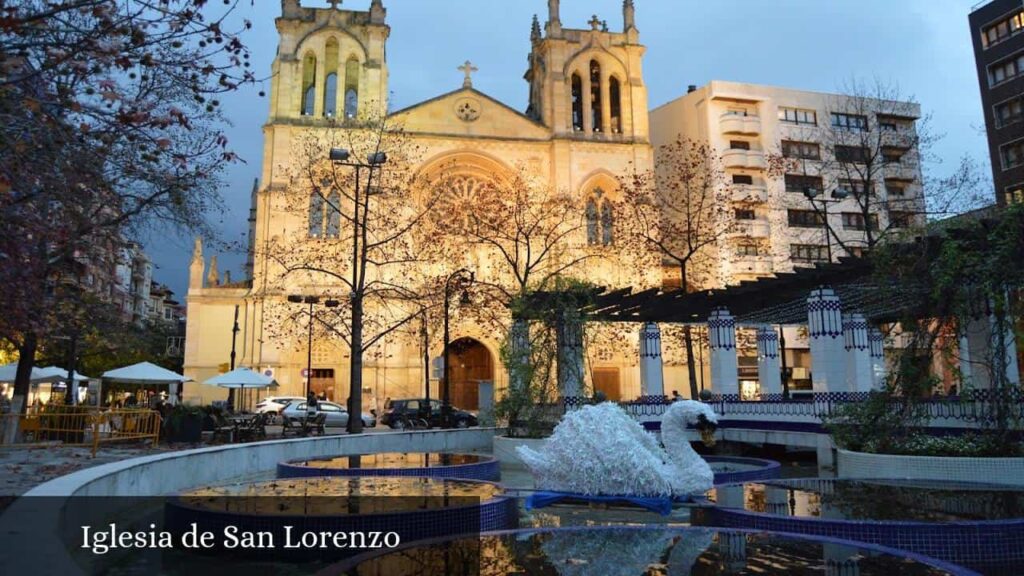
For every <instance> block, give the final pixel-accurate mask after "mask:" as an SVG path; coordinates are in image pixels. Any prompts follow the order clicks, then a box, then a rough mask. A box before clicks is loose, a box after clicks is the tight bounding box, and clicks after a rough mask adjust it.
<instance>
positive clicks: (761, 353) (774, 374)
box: [757, 326, 782, 400]
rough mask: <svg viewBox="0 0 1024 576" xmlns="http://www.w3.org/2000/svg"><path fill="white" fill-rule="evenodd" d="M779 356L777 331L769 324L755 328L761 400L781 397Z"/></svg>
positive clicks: (779, 398)
mask: <svg viewBox="0 0 1024 576" xmlns="http://www.w3.org/2000/svg"><path fill="white" fill-rule="evenodd" d="M780 362H781V360H780V358H779V333H778V332H776V331H775V328H773V327H771V326H761V327H760V328H758V329H757V379H758V380H759V381H760V382H761V399H762V400H781V399H782V366H781V364H780Z"/></svg>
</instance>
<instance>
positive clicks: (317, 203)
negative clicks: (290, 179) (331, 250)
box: [309, 190, 324, 238]
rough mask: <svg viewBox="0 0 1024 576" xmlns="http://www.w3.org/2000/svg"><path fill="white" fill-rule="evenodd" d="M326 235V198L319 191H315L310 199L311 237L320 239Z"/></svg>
mask: <svg viewBox="0 0 1024 576" xmlns="http://www.w3.org/2000/svg"><path fill="white" fill-rule="evenodd" d="M323 234H324V197H323V195H321V194H320V191H319V190H313V194H311V195H310V197H309V237H310V238H320V237H322V236H323Z"/></svg>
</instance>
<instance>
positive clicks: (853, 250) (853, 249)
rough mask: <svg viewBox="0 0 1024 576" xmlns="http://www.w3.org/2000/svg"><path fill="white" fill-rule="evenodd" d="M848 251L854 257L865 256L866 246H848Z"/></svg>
mask: <svg viewBox="0 0 1024 576" xmlns="http://www.w3.org/2000/svg"><path fill="white" fill-rule="evenodd" d="M846 253H847V254H849V255H850V256H853V257H854V258H863V257H864V248H863V247H860V246H847V247H846Z"/></svg>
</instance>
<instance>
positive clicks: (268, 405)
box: [256, 396, 306, 415]
mask: <svg viewBox="0 0 1024 576" xmlns="http://www.w3.org/2000/svg"><path fill="white" fill-rule="evenodd" d="M305 401H306V399H305V398H303V397H301V396H267V397H266V398H264V399H263V400H260V401H259V403H258V404H256V413H257V414H263V413H264V412H269V413H271V414H274V415H277V414H280V413H281V410H284V407H285V406H287V405H289V404H295V403H296V402H305Z"/></svg>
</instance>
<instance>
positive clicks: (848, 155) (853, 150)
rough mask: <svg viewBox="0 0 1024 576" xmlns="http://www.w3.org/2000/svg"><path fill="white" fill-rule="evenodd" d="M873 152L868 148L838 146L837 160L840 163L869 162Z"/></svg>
mask: <svg viewBox="0 0 1024 576" xmlns="http://www.w3.org/2000/svg"><path fill="white" fill-rule="evenodd" d="M869 158H871V151H870V150H868V148H867V147H866V146H838V145H837V146H836V160H837V161H839V162H861V163H863V162H867V161H868V159H869Z"/></svg>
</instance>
